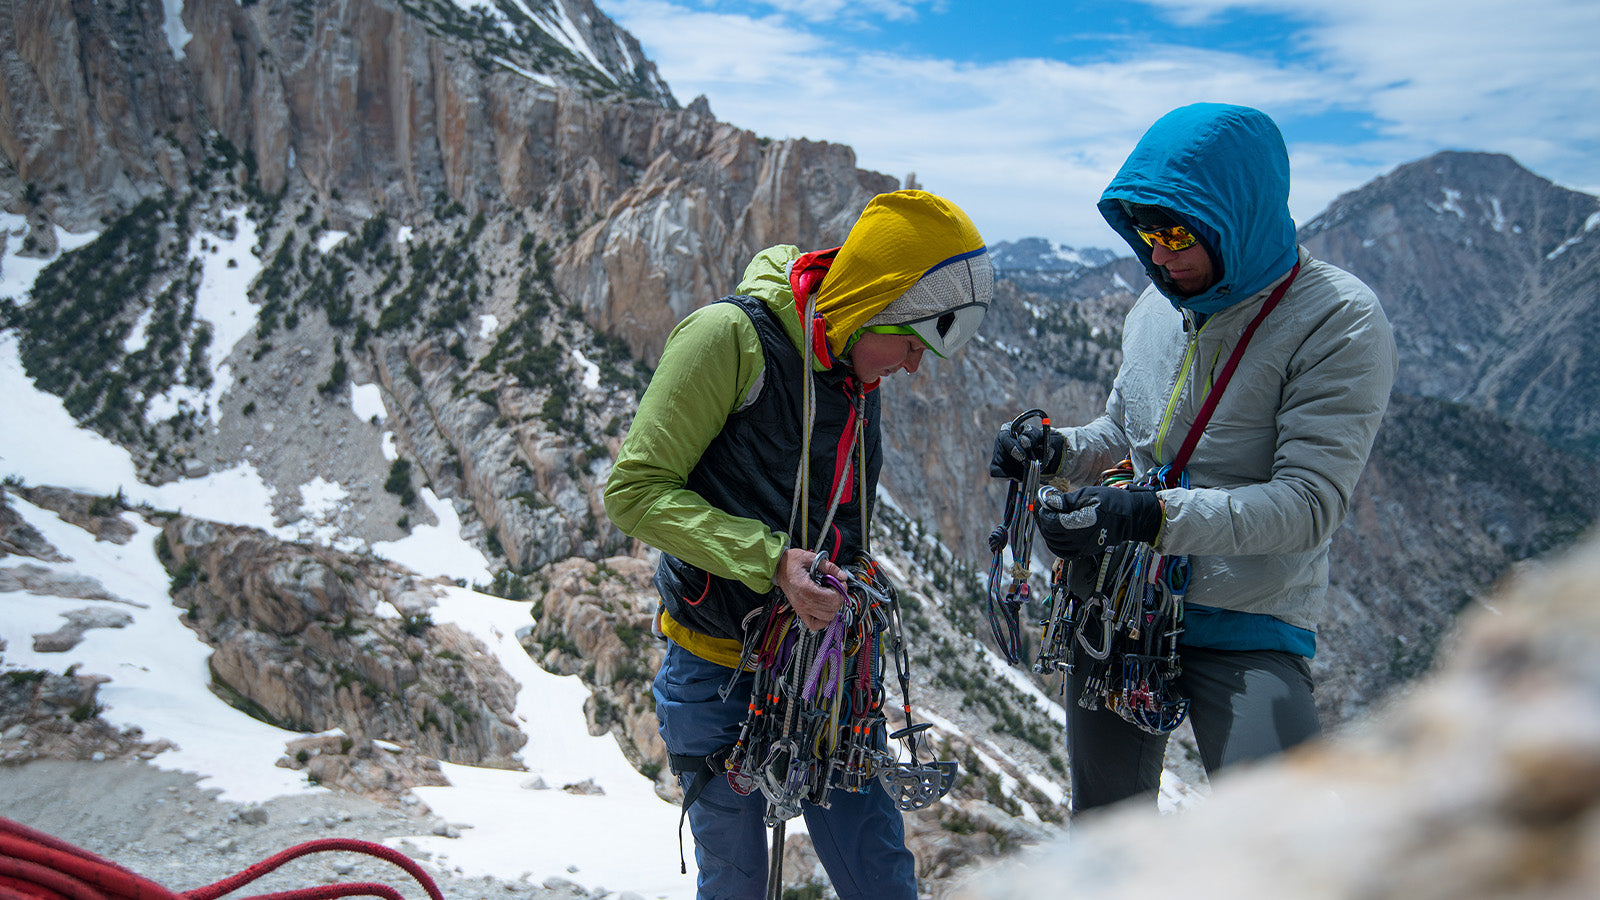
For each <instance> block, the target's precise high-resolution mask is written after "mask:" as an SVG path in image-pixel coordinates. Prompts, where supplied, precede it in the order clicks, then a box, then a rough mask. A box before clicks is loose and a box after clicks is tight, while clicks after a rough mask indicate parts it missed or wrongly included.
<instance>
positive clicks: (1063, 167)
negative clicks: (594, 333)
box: [597, 0, 1600, 251]
mask: <svg viewBox="0 0 1600 900" xmlns="http://www.w3.org/2000/svg"><path fill="white" fill-rule="evenodd" d="M597 2H598V3H599V6H600V8H601V9H602V10H603V11H604V12H605V13H606V14H607V15H610V16H611V17H613V18H614V19H616V20H617V21H618V22H619V23H621V24H622V25H623V26H624V27H626V28H627V29H628V30H629V31H631V32H632V33H633V34H634V35H635V36H636V37H637V38H638V39H639V41H640V42H641V43H642V44H643V45H644V48H645V52H646V53H647V54H648V55H649V56H650V58H651V59H653V60H654V61H655V62H656V65H657V66H658V67H659V69H660V71H661V74H662V76H663V77H664V78H665V79H666V81H667V83H668V84H669V85H670V86H671V87H672V90H673V93H674V94H676V95H677V97H678V99H679V101H680V102H683V103H688V102H689V101H691V100H692V99H694V97H695V96H697V95H700V94H704V95H705V96H706V97H707V99H708V100H709V101H710V103H711V109H712V112H713V113H714V114H715V115H716V116H717V118H719V119H721V120H723V121H726V122H731V123H733V124H735V125H738V126H741V127H743V128H747V129H750V130H752V131H754V132H756V133H758V134H761V135H764V136H767V137H773V138H791V137H795V138H798V137H804V138H810V139H813V140H828V141H836V142H839V143H844V144H848V145H850V146H851V147H853V148H854V149H855V151H856V155H857V160H858V164H859V165H860V166H861V167H862V168H866V169H872V170H875V171H879V172H884V173H887V174H889V175H893V176H895V177H897V178H904V177H905V176H906V175H907V174H908V173H915V174H916V178H917V181H918V182H919V183H920V184H921V185H922V186H923V187H925V188H927V189H929V190H932V191H935V192H937V193H941V194H945V195H946V196H949V197H950V198H951V199H953V200H955V201H956V202H958V203H960V204H961V205H962V206H963V207H965V208H966V209H967V211H968V212H969V213H970V214H971V215H972V217H973V219H974V221H976V222H977V224H978V226H979V228H980V229H981V230H982V231H983V233H984V235H985V237H987V238H988V239H989V240H990V241H1000V240H1014V239H1016V238H1020V237H1028V236H1038V237H1046V238H1050V239H1051V240H1055V241H1059V242H1062V243H1066V244H1069V245H1072V246H1078V247H1091V246H1098V247H1108V248H1112V249H1116V250H1119V251H1122V250H1125V248H1124V247H1121V246H1119V245H1118V244H1117V238H1116V236H1115V235H1114V234H1113V233H1112V232H1111V230H1110V229H1109V228H1107V227H1106V226H1105V224H1104V223H1103V222H1101V221H1100V219H1099V217H1098V215H1097V214H1096V213H1095V211H1094V201H1095V199H1096V198H1097V197H1098V196H1099V193H1100V190H1101V189H1102V188H1103V187H1104V186H1105V185H1106V183H1107V182H1108V181H1109V180H1110V179H1111V176H1112V175H1113V174H1114V173H1115V172H1116V169H1117V167H1118V166H1119V165H1120V164H1121V162H1122V160H1123V159H1124V158H1125V157H1126V155H1127V153H1128V151H1129V150H1130V149H1132V147H1133V144H1134V142H1135V141H1137V140H1138V138H1139V136H1140V135H1141V134H1142V133H1143V132H1144V130H1145V128H1147V127H1148V126H1149V125H1150V123H1151V122H1153V121H1155V120H1156V119H1157V118H1158V117H1159V116H1160V115H1161V114H1162V113H1165V112H1166V111H1168V110H1169V109H1172V108H1173V107H1176V106H1181V105H1183V104H1185V103H1191V102H1196V101H1202V100H1206V101H1222V102H1230V103H1242V104H1246V105H1249V106H1255V107H1258V108H1260V109H1263V110H1265V111H1266V112H1267V113H1269V114H1270V115H1272V116H1273V118H1274V119H1276V120H1277V121H1278V123H1279V125H1280V126H1281V127H1282V128H1283V131H1284V135H1285V138H1286V139H1287V141H1288V143H1289V150H1290V155H1291V161H1292V165H1293V178H1294V186H1293V192H1292V194H1291V198H1290V208H1291V211H1292V212H1293V213H1294V215H1295V218H1296V220H1297V221H1299V222H1302V223H1303V222H1305V221H1308V220H1309V219H1310V218H1311V217H1312V216H1314V215H1316V214H1317V213H1318V212H1321V211H1322V210H1323V209H1324V208H1325V207H1326V206H1327V205H1328V203H1329V202H1331V201H1332V200H1333V199H1334V198H1335V197H1337V196H1338V195H1339V194H1341V193H1344V192H1346V191H1350V190H1354V189H1356V188H1359V187H1361V186H1362V185H1363V184H1365V183H1367V182H1368V181H1370V180H1371V179H1373V178H1375V177H1377V176H1379V175H1382V174H1384V173H1386V172H1388V171H1390V170H1392V169H1394V168H1395V167H1396V166H1398V165H1401V164H1403V163H1406V162H1410V161H1413V160H1416V159H1420V158H1422V157H1425V156H1428V155H1429V154H1432V153H1434V152H1436V151H1439V150H1445V149H1453V150H1484V151H1491V152H1497V153H1507V154H1510V155H1511V156H1513V157H1515V158H1516V159H1517V160H1518V161H1519V162H1521V163H1522V164H1523V165H1524V166H1526V167H1527V168H1529V169H1531V170H1533V171H1534V172H1536V173H1538V174H1540V175H1543V176H1544V177H1546V178H1549V179H1550V180H1552V181H1554V182H1556V183H1558V184H1561V185H1564V186H1566V187H1570V188H1573V189H1576V190H1581V191H1586V192H1588V193H1600V3H1597V2H1594V0H1456V2H1446V0H1338V2H1333V3H1321V4H1307V3H1305V2H1304V0H1237V2H1236V0H1149V2H1133V0H1122V2H1105V3H1086V2H1070V0H1044V2H1022V0H770V2H762V0H597Z"/></svg>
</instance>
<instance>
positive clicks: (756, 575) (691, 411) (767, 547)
mask: <svg viewBox="0 0 1600 900" xmlns="http://www.w3.org/2000/svg"><path fill="white" fill-rule="evenodd" d="M765 364H766V360H765V357H764V356H763V355H762V353H761V342H760V339H759V338H758V337H757V336H756V331H755V326H754V325H752V324H751V322H750V319H749V318H748V317H747V316H746V315H745V314H744V312H743V311H742V310H740V309H739V308H738V307H736V306H734V305H732V304H727V303H715V304H711V305H710V306H706V307H702V308H701V309H698V310H696V311H695V312H693V313H691V314H690V315H689V316H688V317H687V318H685V319H684V320H683V321H682V322H681V323H679V325H678V327H677V328H675V329H673V331H672V334H670V335H668V337H667V343H666V346H665V348H664V349H663V350H662V353H661V363H660V365H659V366H658V367H657V368H656V373H655V375H654V377H652V378H651V380H650V386H649V388H647V389H646V390H645V393H644V397H643V398H641V399H640V401H639V410H638V412H637V413H636V414H635V415H634V418H633V425H632V427H630V428H629V430H628V435H627V437H625V438H624V439H623V441H622V448H621V449H620V450H619V451H618V452H617V460H616V464H615V465H614V466H613V467H612V469H611V475H610V477H609V478H608V479H607V480H606V489H605V505H606V514H607V515H608V516H610V517H611V521H612V522H614V523H616V525H617V527H618V528H620V529H622V531H623V533H625V534H627V535H629V536H631V537H635V538H638V539H639V540H641V541H644V542H645V543H647V544H649V545H651V546H652V547H656V548H657V549H660V550H663V551H665V552H667V553H670V554H672V555H673V556H676V557H678V558H679V559H681V560H683V561H685V562H687V563H689V564H691V565H694V566H698V567H700V568H702V569H704V570H706V571H707V572H710V573H712V574H713V575H717V576H720V577H723V578H729V579H733V580H737V581H739V582H741V583H742V584H744V585H745V586H746V587H748V588H750V589H751V590H754V591H766V590H769V589H770V588H771V587H772V576H773V573H774V572H775V571H777V566H778V560H779V558H780V557H781V556H782V555H783V551H784V550H785V549H787V548H788V540H789V539H788V537H787V536H786V535H782V534H778V533H775V532H773V531H772V529H770V528H768V527H767V526H766V525H764V524H763V523H761V522H758V521H756V520H754V519H746V518H742V517H739V516H734V515H730V514H728V513H726V512H723V511H722V510H720V509H717V508H715V507H713V506H712V505H710V504H709V503H707V502H706V501H705V499H704V498H702V497H701V496H700V495H699V494H696V493H695V492H693V491H691V490H689V489H687V488H686V487H684V485H685V484H686V483H687V482H688V480H689V473H690V472H691V471H692V470H693V469H694V467H695V464H696V463H698V462H699V460H700V457H701V455H702V454H703V453H704V452H705V449H706V447H707V446H708V445H709V444H710V443H711V441H712V439H714V438H715V437H716V436H717V435H718V434H719V433H721V431H722V427H723V425H724V423H726V422H727V419H728V416H729V414H730V413H732V412H733V411H734V410H736V409H737V408H738V407H739V406H740V405H741V403H743V402H744V400H745V397H746V396H747V395H748V394H749V392H750V391H751V390H752V388H753V386H754V385H756V383H757V379H758V378H759V376H760V375H761V372H762V369H763V368H764V367H765Z"/></svg>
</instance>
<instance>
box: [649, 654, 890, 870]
mask: <svg viewBox="0 0 1600 900" xmlns="http://www.w3.org/2000/svg"><path fill="white" fill-rule="evenodd" d="M732 675H733V670H732V669H729V668H727V667H725V666H719V665H717V664H716V663H712V662H707V661H706V660H703V659H701V658H699V657H697V656H695V655H694V654H692V653H690V652H689V651H687V650H685V649H683V648H682V647H680V646H678V645H677V644H675V643H669V644H668V646H667V657H666V659H665V660H664V661H663V662H662V664H661V670H660V671H659V672H657V673H656V681H655V698H656V717H657V719H659V720H660V724H661V737H662V739H663V740H665V741H666V743H667V750H668V751H670V752H672V753H674V754H677V755H680V756H708V755H710V754H711V753H713V752H715V751H717V750H720V749H722V748H723V747H726V746H728V745H730V744H732V743H734V742H735V741H737V740H738V739H739V727H740V726H741V725H743V724H744V718H745V712H746V709H747V708H748V706H749V703H750V690H751V684H752V681H753V679H754V676H753V675H752V674H750V673H748V672H746V673H743V674H741V675H740V676H739V679H738V681H736V682H735V683H734V686H733V690H732V691H731V692H730V693H729V694H728V699H727V700H726V701H724V700H722V698H721V697H719V696H718V694H717V691H718V689H719V688H721V687H722V686H723V685H724V684H727V682H728V679H729V677H731V676H732ZM693 777H694V776H693V774H692V773H686V774H683V775H680V776H679V783H680V784H682V785H683V787H684V788H685V790H687V789H688V786H689V782H690V781H691V780H692V779H693ZM828 801H829V806H828V808H827V809H824V808H822V807H820V806H815V805H813V804H810V803H807V804H804V808H803V810H802V815H804V816H805V820H806V830H807V831H808V832H810V834H811V843H812V845H813V846H814V847H815V848H816V851H817V856H818V857H819V858H820V859H821V860H822V865H823V868H825V869H826V870H827V872H828V877H829V878H830V879H831V880H832V881H833V889H834V891H835V892H836V893H838V895H839V897H840V900H916V896H917V874H916V860H915V859H914V858H913V857H912V855H911V851H909V850H907V849H906V843H905V824H904V822H903V821H901V818H900V810H899V809H898V808H896V807H895V804H894V801H893V800H892V799H890V797H889V794H888V792H887V791H885V790H883V789H882V787H881V786H878V785H873V788H872V790H870V791H867V792H865V793H859V794H858V793H851V792H849V791H840V790H835V791H833V792H832V793H830V794H829V795H828ZM766 809H767V801H766V798H764V797H763V796H762V795H761V792H760V791H755V792H753V793H751V794H750V795H748V796H744V795H741V794H739V793H738V792H737V791H735V790H734V789H733V788H732V787H731V786H729V784H728V779H727V778H725V777H721V776H717V777H713V778H711V780H710V781H709V782H707V784H706V786H705V788H704V790H702V792H701V794H700V797H699V799H697V800H696V801H695V803H694V805H693V806H690V807H689V829H690V830H691V831H692V832H693V833H694V858H695V862H696V864H697V865H698V866H699V869H700V880H699V900H747V898H748V900H760V898H762V897H765V896H766V890H767V831H766V823H765V816H766Z"/></svg>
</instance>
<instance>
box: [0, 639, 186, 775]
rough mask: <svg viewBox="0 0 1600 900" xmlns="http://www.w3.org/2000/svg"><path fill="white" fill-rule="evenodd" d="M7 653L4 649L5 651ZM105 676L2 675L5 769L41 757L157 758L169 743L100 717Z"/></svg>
mask: <svg viewBox="0 0 1600 900" xmlns="http://www.w3.org/2000/svg"><path fill="white" fill-rule="evenodd" d="M4 650H5V647H4V646H0V652H3V651H4ZM110 680H111V679H109V678H107V677H106V676H104V675H77V674H71V673H68V674H57V673H55V672H45V671H41V670H37V669H10V670H8V671H6V672H5V673H4V674H3V675H0V765H20V764H22V763H25V762H29V761H31V760H35V759H77V760H95V761H100V760H106V759H134V758H138V759H151V758H153V757H155V756H156V755H157V754H158V753H160V752H162V751H163V750H167V749H170V748H171V746H172V744H171V742H169V741H165V740H161V741H153V742H152V741H146V740H145V739H144V733H143V732H142V731H140V730H139V729H138V728H126V729H119V728H117V727H115V726H113V725H111V724H110V723H108V722H106V720H105V719H103V718H101V717H100V700H99V692H100V685H102V684H105V683H106V682H108V681H110Z"/></svg>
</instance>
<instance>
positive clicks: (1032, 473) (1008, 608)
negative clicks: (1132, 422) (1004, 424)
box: [988, 409, 1050, 665]
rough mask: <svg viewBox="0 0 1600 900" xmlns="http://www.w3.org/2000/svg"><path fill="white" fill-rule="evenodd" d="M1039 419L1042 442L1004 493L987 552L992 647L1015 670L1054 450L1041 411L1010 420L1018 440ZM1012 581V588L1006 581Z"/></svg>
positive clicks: (1021, 641)
mask: <svg viewBox="0 0 1600 900" xmlns="http://www.w3.org/2000/svg"><path fill="white" fill-rule="evenodd" d="M1034 418H1037V419H1038V420H1039V422H1040V425H1041V427H1042V428H1043V436H1042V439H1041V440H1040V441H1039V442H1038V444H1037V445H1036V446H1035V447H1034V448H1033V451H1034V452H1033V453H1031V454H1030V456H1029V459H1028V465H1027V469H1026V470H1025V471H1026V474H1025V475H1024V476H1023V479H1022V481H1020V482H1017V481H1013V482H1011V486H1010V488H1009V489H1008V490H1007V491H1006V511H1005V515H1004V516H1003V517H1002V519H1001V521H1000V524H999V525H996V526H995V527H994V530H993V531H991V532H989V550H990V551H991V552H993V554H994V557H993V561H992V562H991V563H990V565H989V604H988V614H989V629H990V631H991V632H993V634H994V643H995V646H996V647H997V648H999V650H1000V654H1001V655H1002V656H1004V657H1005V660H1006V662H1008V663H1010V664H1011V665H1017V664H1018V663H1020V662H1021V661H1022V656H1023V652H1024V647H1023V640H1022V626H1021V616H1022V608H1023V606H1025V605H1026V604H1027V602H1028V600H1029V598H1030V597H1032V589H1031V588H1030V587H1029V584H1028V574H1029V572H1028V567H1029V566H1030V565H1032V563H1033V531H1034V525H1033V509H1034V504H1035V503H1036V502H1037V501H1036V496H1037V494H1038V491H1039V482H1040V478H1041V471H1042V469H1043V467H1044V462H1045V456H1046V454H1048V453H1049V447H1050V417H1049V416H1048V415H1046V414H1045V412H1044V410H1042V409H1030V410H1028V411H1027V412H1024V413H1023V414H1021V415H1019V416H1017V417H1016V418H1015V419H1012V420H1011V425H1010V428H1011V433H1012V435H1020V434H1021V433H1022V429H1023V428H1024V427H1025V426H1026V425H1027V424H1028V421H1029V420H1030V419H1034ZM1007 548H1010V551H1011V567H1010V569H1009V571H1008V570H1007V569H1006V566H1005V557H1006V550H1007ZM1007 574H1009V575H1010V576H1011V578H1010V581H1009V583H1007V582H1006V578H1005V576H1006V575H1007Z"/></svg>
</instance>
